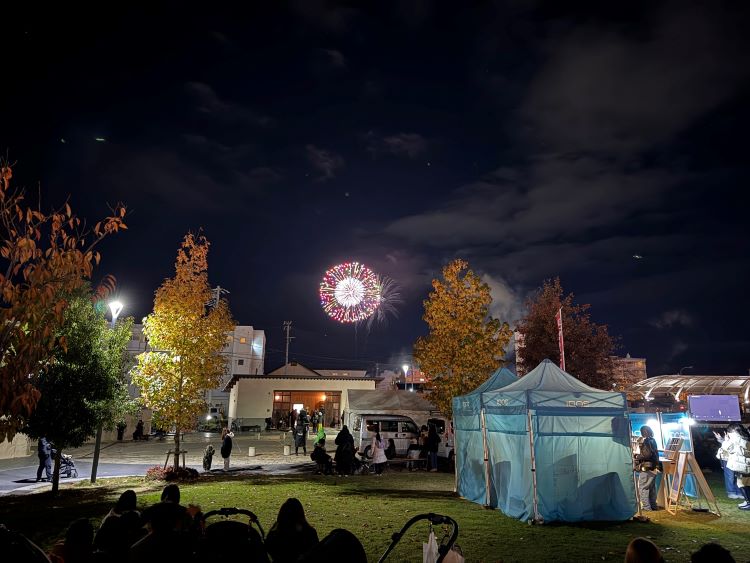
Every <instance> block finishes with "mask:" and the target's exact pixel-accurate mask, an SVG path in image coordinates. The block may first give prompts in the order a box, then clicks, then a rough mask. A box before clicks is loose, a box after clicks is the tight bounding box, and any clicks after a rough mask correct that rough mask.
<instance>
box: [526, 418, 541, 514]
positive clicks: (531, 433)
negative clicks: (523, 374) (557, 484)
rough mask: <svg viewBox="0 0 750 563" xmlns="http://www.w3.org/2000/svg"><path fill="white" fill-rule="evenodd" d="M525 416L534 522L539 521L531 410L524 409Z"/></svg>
mask: <svg viewBox="0 0 750 563" xmlns="http://www.w3.org/2000/svg"><path fill="white" fill-rule="evenodd" d="M526 418H527V420H528V425H529V453H530V454H531V485H532V489H533V493H534V498H533V500H534V522H539V521H540V518H539V504H538V502H537V489H536V456H535V455H534V426H533V420H532V418H531V410H529V409H527V410H526Z"/></svg>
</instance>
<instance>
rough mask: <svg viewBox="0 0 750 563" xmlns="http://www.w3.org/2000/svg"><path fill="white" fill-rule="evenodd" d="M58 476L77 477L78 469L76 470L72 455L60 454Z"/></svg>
mask: <svg viewBox="0 0 750 563" xmlns="http://www.w3.org/2000/svg"><path fill="white" fill-rule="evenodd" d="M60 475H61V476H63V475H64V476H65V477H78V469H76V462H75V461H73V456H72V455H68V454H60Z"/></svg>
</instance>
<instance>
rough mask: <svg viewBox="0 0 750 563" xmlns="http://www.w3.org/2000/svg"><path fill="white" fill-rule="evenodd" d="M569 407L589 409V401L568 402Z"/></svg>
mask: <svg viewBox="0 0 750 563" xmlns="http://www.w3.org/2000/svg"><path fill="white" fill-rule="evenodd" d="M568 406H569V407H587V406H589V402H588V401H568Z"/></svg>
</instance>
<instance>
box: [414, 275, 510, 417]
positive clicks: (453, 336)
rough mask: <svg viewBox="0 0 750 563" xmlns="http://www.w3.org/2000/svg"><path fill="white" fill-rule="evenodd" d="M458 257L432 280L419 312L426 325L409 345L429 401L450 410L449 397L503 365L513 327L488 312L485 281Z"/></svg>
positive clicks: (446, 410)
mask: <svg viewBox="0 0 750 563" xmlns="http://www.w3.org/2000/svg"><path fill="white" fill-rule="evenodd" d="M468 268H469V264H468V263H467V262H465V261H463V260H454V261H453V262H451V263H449V264H448V265H446V266H445V267H444V268H443V279H442V280H433V281H432V287H433V290H434V291H432V293H430V296H429V299H427V300H426V301H425V302H424V316H423V317H422V318H423V319H424V320H425V321H426V322H427V325H428V327H429V329H430V333H429V335H427V336H425V337H420V338H419V339H418V340H417V342H416V344H415V345H414V359H415V360H416V362H417V363H418V364H419V368H420V369H421V370H422V371H423V372H424V373H425V374H426V375H427V376H428V377H429V380H430V383H431V384H432V387H433V388H432V391H431V392H430V394H429V398H430V400H431V401H432V402H433V403H434V404H435V406H437V407H438V409H440V412H442V413H443V414H446V415H450V414H451V412H452V406H451V405H452V401H453V397H456V396H458V395H463V394H465V393H468V392H470V391H473V390H474V389H476V388H477V387H478V386H479V385H481V384H482V383H484V382H485V381H486V380H487V378H488V377H489V376H490V375H492V372H494V371H495V370H496V369H497V368H498V367H500V366H501V365H502V364H503V361H502V358H503V356H504V355H505V347H506V346H507V344H508V342H509V341H510V338H511V336H512V334H513V333H512V332H511V330H510V328H509V327H508V323H505V322H501V321H500V320H499V319H495V318H493V317H492V316H490V314H489V307H490V304H491V303H492V296H491V295H490V288H489V286H488V285H487V284H486V283H484V282H482V280H481V279H480V278H479V276H477V275H476V274H475V273H474V272H473V271H471V270H470V269H468Z"/></svg>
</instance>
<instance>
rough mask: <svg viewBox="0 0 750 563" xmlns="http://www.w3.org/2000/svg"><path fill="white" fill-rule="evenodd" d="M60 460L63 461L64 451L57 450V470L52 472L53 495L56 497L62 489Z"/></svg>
mask: <svg viewBox="0 0 750 563" xmlns="http://www.w3.org/2000/svg"><path fill="white" fill-rule="evenodd" d="M60 459H62V450H57V454H55V468H54V469H53V470H52V495H53V496H55V495H57V493H58V490H59V489H60Z"/></svg>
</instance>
